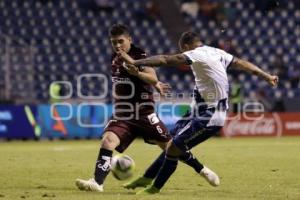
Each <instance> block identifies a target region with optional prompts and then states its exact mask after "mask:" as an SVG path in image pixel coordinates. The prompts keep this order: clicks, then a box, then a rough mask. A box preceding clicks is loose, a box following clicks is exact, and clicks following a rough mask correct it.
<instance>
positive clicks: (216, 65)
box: [183, 45, 233, 125]
mask: <svg viewBox="0 0 300 200" xmlns="http://www.w3.org/2000/svg"><path fill="white" fill-rule="evenodd" d="M183 54H184V55H186V56H187V57H188V59H189V60H190V61H191V68H192V70H193V74H194V77H195V83H196V90H197V91H198V93H199V94H200V96H201V99H202V101H204V102H197V101H196V102H194V104H195V103H198V104H199V103H205V104H206V105H207V107H208V108H212V107H217V106H218V105H219V104H220V101H221V100H223V101H225V102H223V104H225V105H223V106H225V110H226V109H228V103H227V99H228V91H229V83H228V77H227V73H226V69H227V67H228V66H229V64H230V63H231V62H232V60H233V56H232V55H231V54H229V53H226V52H225V51H223V50H221V49H217V48H213V47H209V46H205V45H204V46H201V47H198V48H196V49H194V50H191V51H186V52H184V53H183ZM222 121H223V120H222ZM213 124H217V125H218V124H220V125H221V124H223V122H221V123H213Z"/></svg>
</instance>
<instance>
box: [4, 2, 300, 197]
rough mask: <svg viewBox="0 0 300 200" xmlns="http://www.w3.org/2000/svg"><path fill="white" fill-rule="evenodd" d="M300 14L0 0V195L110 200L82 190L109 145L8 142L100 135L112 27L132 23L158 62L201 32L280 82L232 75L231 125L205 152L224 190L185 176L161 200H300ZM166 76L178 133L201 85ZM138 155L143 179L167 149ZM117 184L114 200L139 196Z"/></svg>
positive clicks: (268, 5) (283, 5)
mask: <svg viewBox="0 0 300 200" xmlns="http://www.w3.org/2000/svg"><path fill="white" fill-rule="evenodd" d="M299 8H300V3H299V1H298V0H253V1H251V0H243V1H242V0H227V1H225V0H0V140H1V144H0V149H1V150H0V155H1V156H0V158H1V159H0V163H1V164H0V166H1V168H0V171H1V172H2V173H1V177H2V178H1V179H0V185H1V188H0V198H3V199H18V198H23V199H24V198H27V199H41V198H44V197H46V198H47V197H49V198H55V197H56V198H57V199H96V198H100V199H101V197H100V196H99V195H98V194H89V195H87V194H86V193H82V192H81V193H80V192H79V191H77V190H76V189H75V187H74V183H73V180H74V179H75V178H77V177H78V176H81V175H82V176H83V177H84V176H86V177H88V176H90V175H91V173H92V166H93V165H94V160H95V158H96V154H97V151H98V145H99V142H98V141H97V140H92V141H87V140H80V141H73V140H72V141H57V140H55V142H48V141H47V140H46V141H45V140H43V141H40V142H31V141H29V142H18V141H14V142H6V140H18V139H22V140H33V139H36V140H39V139H55V138H60V139H79V138H80V139H91V138H99V137H100V136H101V134H102V130H103V127H104V125H105V121H107V119H108V117H109V115H110V114H111V113H112V104H111V103H112V94H111V89H110V88H111V86H112V85H111V83H110V56H111V53H112V49H111V47H110V41H109V38H108V29H109V27H110V26H111V25H113V24H115V23H124V24H126V25H128V26H129V28H130V29H131V33H132V36H133V40H134V43H136V44H137V45H138V46H140V47H142V48H144V49H145V50H146V51H147V53H148V55H155V54H162V53H176V52H178V50H177V39H178V37H179V35H180V33H181V32H182V31H185V30H189V29H191V30H194V31H197V32H198V33H199V34H200V36H201V39H202V40H203V41H204V42H205V43H206V44H208V45H211V46H215V47H219V48H222V49H224V50H226V51H228V52H230V53H232V54H233V55H235V56H239V57H241V58H245V59H248V60H249V61H251V62H253V63H255V64H257V65H258V66H260V67H261V68H263V69H264V70H267V71H269V72H272V73H274V74H278V75H279V76H280V83H279V85H278V87H277V88H270V87H269V86H267V84H266V83H265V82H264V81H263V80H261V79H258V78H256V77H255V76H250V75H246V74H245V73H239V72H236V71H230V73H229V78H230V81H231V90H230V94H231V104H232V105H231V107H230V113H229V120H228V121H227V123H226V125H225V127H224V129H223V131H222V132H221V133H220V136H221V137H220V138H213V139H212V140H209V141H208V142H207V143H204V144H203V145H201V149H200V148H199V149H198V147H197V148H195V149H194V153H195V155H201V159H203V161H204V162H208V163H209V166H212V168H214V169H216V170H217V171H218V173H220V174H221V176H222V177H221V178H222V183H223V185H222V186H221V187H220V188H218V189H215V188H214V189H212V188H209V186H205V185H204V184H203V185H202V182H201V181H199V180H198V179H196V178H194V176H195V175H194V174H192V173H187V172H188V169H187V168H184V167H180V168H179V170H178V174H177V175H175V178H174V179H171V183H170V184H169V185H168V186H167V187H166V189H165V190H164V193H163V194H162V196H157V197H156V199H172V200H173V199H183V198H185V199H195V198H203V199H299V196H300V194H299V173H298V170H299V164H300V162H299V155H298V154H297V153H298V152H299V138H300V137H298V136H300V103H299V102H300V9H299ZM157 73H158V77H159V79H160V80H161V81H163V82H168V83H170V84H171V86H172V89H173V90H172V97H171V98H165V99H162V100H161V101H160V102H158V103H157V104H158V108H163V109H164V112H160V110H158V111H159V114H160V117H161V119H162V120H163V121H164V122H165V123H166V125H167V126H168V128H171V127H172V126H173V125H174V123H175V121H176V119H178V118H179V117H180V116H181V115H182V114H183V113H184V112H185V111H186V110H187V109H188V105H189V103H190V100H191V99H190V95H189V94H190V93H191V92H192V89H193V86H194V81H193V76H192V73H191V71H190V70H189V68H188V67H187V66H181V67H179V68H178V69H172V70H171V69H157ZM106 80H107V83H108V88H106V87H105V86H106V84H105V83H106ZM55 97H58V98H55ZM176 97H177V98H176ZM177 103H178V104H177ZM249 103H252V104H249ZM257 103H260V104H257ZM160 105H163V106H164V107H159V106H160ZM174 105H175V106H174ZM247 105H250V106H249V107H247ZM257 105H263V110H262V109H261V107H259V106H257ZM240 107H242V108H243V109H239V108H240ZM172 108H174V110H173V111H172V110H171V109H172ZM253 108H256V109H258V111H259V112H254V113H253V112H249V111H250V110H249V109H253ZM166 110H168V111H167V112H166ZM252 111H253V110H252ZM105 113H106V114H105ZM245 113H246V114H245ZM258 115H260V116H261V117H260V118H257V117H258ZM258 119H259V120H258ZM286 135H287V136H297V137H284V138H282V137H280V136H286ZM250 136H257V137H255V138H253V137H251V138H250ZM260 136H269V137H260ZM222 137H227V138H228V137H239V138H231V139H229V140H227V139H223V138H222ZM127 152H128V153H129V154H130V155H131V156H133V158H134V159H135V160H136V163H137V166H138V167H137V168H138V169H137V170H138V173H142V171H143V169H144V168H145V167H147V165H148V164H150V161H151V160H152V159H153V158H154V157H155V155H157V154H158V152H159V150H158V149H154V148H152V147H151V146H149V145H145V144H143V143H142V141H137V142H134V144H133V145H132V146H131V147H130V148H129V149H128V151H127ZM141 152H143V154H142V153H141ZM78 158H80V159H82V161H79V162H78ZM87 169H90V170H87ZM108 179H111V177H108ZM186 181H187V183H188V184H187V185H188V186H187V185H179V184H178V183H181V182H186ZM107 182H108V183H107V190H106V191H107V193H105V194H104V196H103V198H104V199H120V195H119V194H121V195H122V196H121V198H122V199H132V194H133V192H128V191H125V190H124V189H122V188H121V186H120V183H119V182H117V181H116V180H115V181H112V180H108V181H107ZM198 190H200V192H199V191H198ZM191 191H193V192H191ZM115 194H117V195H118V196H114V195H115ZM103 198H102V199H103ZM145 199H147V198H145ZM149 199H150V198H149Z"/></svg>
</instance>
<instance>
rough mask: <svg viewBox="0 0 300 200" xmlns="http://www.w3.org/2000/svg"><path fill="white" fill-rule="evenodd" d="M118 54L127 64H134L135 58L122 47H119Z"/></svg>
mask: <svg viewBox="0 0 300 200" xmlns="http://www.w3.org/2000/svg"><path fill="white" fill-rule="evenodd" d="M118 55H119V56H120V57H121V58H122V59H123V60H124V61H125V62H126V63H128V64H132V65H134V62H135V60H134V59H133V58H131V57H130V56H129V55H128V54H127V53H126V52H125V51H123V50H122V49H120V50H119V51H118Z"/></svg>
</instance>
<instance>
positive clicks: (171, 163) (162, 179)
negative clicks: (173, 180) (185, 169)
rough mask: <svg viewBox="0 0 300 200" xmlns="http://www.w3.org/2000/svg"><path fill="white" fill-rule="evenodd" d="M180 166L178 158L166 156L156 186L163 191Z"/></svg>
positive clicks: (155, 182)
mask: <svg viewBox="0 0 300 200" xmlns="http://www.w3.org/2000/svg"><path fill="white" fill-rule="evenodd" d="M177 164H178V158H177V157H172V156H168V155H167V156H166V158H165V161H164V164H163V165H162V167H161V169H160V170H159V172H158V175H157V177H156V179H155V181H154V184H153V185H154V186H155V187H156V188H158V189H161V188H162V187H163V186H164V184H165V183H166V182H167V181H168V179H169V178H170V176H171V175H172V174H173V173H174V171H175V170H176V167H177Z"/></svg>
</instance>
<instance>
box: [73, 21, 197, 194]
mask: <svg viewBox="0 0 300 200" xmlns="http://www.w3.org/2000/svg"><path fill="white" fill-rule="evenodd" d="M110 41H111V44H112V47H113V50H114V54H113V56H112V65H111V71H112V82H113V97H114V109H115V113H114V114H113V116H112V117H111V119H110V121H109V122H108V123H107V125H106V127H105V129H104V134H103V135H104V136H103V139H102V144H101V147H100V151H99V155H98V159H97V162H96V166H95V173H94V178H91V179H89V180H82V179H77V180H76V186H77V187H78V188H79V189H81V190H87V191H97V192H102V191H103V183H104V180H105V178H106V176H107V175H108V173H109V171H110V162H111V157H112V154H113V150H117V151H118V152H123V151H124V150H125V149H126V148H127V147H128V146H129V145H130V144H131V142H132V141H133V140H134V139H135V138H136V137H137V136H141V137H143V139H144V140H145V142H147V143H150V144H157V145H159V146H160V147H161V148H162V149H165V148H166V144H167V142H168V141H169V140H170V139H171V136H170V135H169V133H168V130H167V128H166V127H165V125H164V124H163V123H162V121H161V120H160V119H159V118H158V117H157V115H156V113H155V112H154V99H153V92H152V86H154V87H155V88H156V89H157V90H158V91H159V92H160V93H163V92H164V91H166V90H167V86H166V85H165V84H163V83H161V82H159V81H158V79H157V76H156V73H155V70H154V69H153V68H151V67H139V68H137V67H132V66H131V67H127V66H126V65H125V63H124V62H123V60H122V59H121V58H120V57H119V56H118V55H117V53H118V51H120V50H122V51H125V52H127V53H128V54H129V55H130V56H132V57H133V58H134V59H142V58H145V57H146V54H145V52H144V51H143V50H142V49H140V48H138V47H136V46H135V45H134V44H132V39H131V37H130V34H129V31H128V29H127V28H126V27H125V26H123V25H113V26H112V27H111V29H110ZM164 156H165V154H164V152H163V153H162V154H161V155H160V156H159V159H157V161H155V162H156V163H155V164H154V165H153V167H151V166H150V168H149V169H148V170H147V171H146V173H145V174H144V176H143V177H140V178H139V179H138V180H137V181H135V182H133V183H130V184H128V185H125V187H126V188H129V189H134V188H136V187H142V186H147V185H148V184H150V183H151V181H152V179H154V178H155V176H156V174H157V172H158V171H159V169H160V166H161V165H162V162H163V160H164ZM180 159H181V160H182V161H184V162H185V163H186V164H188V165H190V166H191V167H193V168H194V170H195V171H197V172H198V173H199V172H200V170H201V169H202V168H203V166H202V164H201V163H200V162H199V161H198V160H197V159H196V158H195V157H194V156H193V155H192V154H191V153H190V152H186V154H184V155H183V156H182V157H181V158H180Z"/></svg>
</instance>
